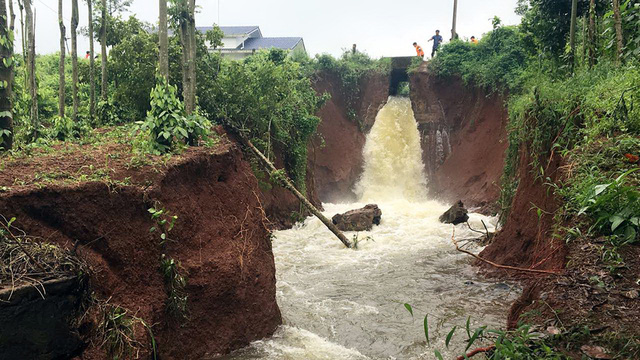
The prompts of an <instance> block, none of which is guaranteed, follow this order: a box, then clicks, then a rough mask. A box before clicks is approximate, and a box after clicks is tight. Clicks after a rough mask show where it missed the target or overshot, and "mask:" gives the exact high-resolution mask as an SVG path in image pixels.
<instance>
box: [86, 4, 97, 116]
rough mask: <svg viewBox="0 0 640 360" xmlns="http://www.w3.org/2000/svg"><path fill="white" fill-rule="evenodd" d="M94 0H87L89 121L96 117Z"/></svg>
mask: <svg viewBox="0 0 640 360" xmlns="http://www.w3.org/2000/svg"><path fill="white" fill-rule="evenodd" d="M92 1H93V0H87V8H88V10H89V82H90V83H91V85H90V86H89V119H91V120H92V121H93V120H94V119H95V117H96V78H95V77H96V76H95V75H96V74H95V71H96V60H95V59H94V57H95V55H94V51H93V6H92V5H91V2H92Z"/></svg>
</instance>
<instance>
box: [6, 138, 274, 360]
mask: <svg viewBox="0 0 640 360" xmlns="http://www.w3.org/2000/svg"><path fill="white" fill-rule="evenodd" d="M222 141H223V143H222V144H221V145H219V146H217V148H216V149H202V148H201V149H196V148H194V149H189V150H188V151H187V152H186V153H185V154H184V155H181V156H180V159H175V160H172V161H171V163H170V164H168V166H166V167H162V168H160V169H159V168H157V167H153V168H150V167H148V166H144V167H143V168H142V169H138V170H137V171H135V172H134V173H135V176H134V177H130V176H129V175H130V174H131V171H130V170H127V169H126V167H122V168H118V164H117V162H118V161H120V160H114V164H112V165H111V167H112V169H114V170H113V172H112V173H110V180H111V181H112V184H111V185H108V184H107V183H104V182H79V183H74V184H69V185H65V184H60V185H59V184H55V185H47V186H44V187H33V186H30V187H23V188H20V187H17V188H16V189H15V190H14V189H11V191H9V192H5V193H2V194H0V213H1V214H3V215H4V216H6V217H8V218H10V217H16V218H17V220H16V223H15V225H16V226H17V227H19V228H21V229H22V230H24V231H25V232H26V233H28V234H30V235H32V236H35V237H37V238H39V239H41V240H42V241H47V242H51V243H55V244H58V245H60V246H62V247H64V248H67V249H73V248H74V247H77V252H78V256H79V257H80V258H81V259H83V260H84V261H86V262H87V263H88V265H89V266H90V269H91V271H90V284H89V286H90V289H91V291H92V292H93V294H94V297H95V298H96V299H99V300H102V301H105V300H107V299H108V301H109V303H110V304H112V305H117V306H121V307H123V308H126V309H127V310H128V314H130V315H131V316H136V317H138V318H141V319H142V320H144V322H145V323H146V324H149V325H152V329H153V335H154V337H155V341H156V343H157V349H158V355H159V357H158V358H163V359H197V358H202V357H203V356H207V355H214V354H221V353H227V352H229V351H230V350H233V349H236V348H239V347H242V346H245V345H247V344H249V342H251V341H253V340H257V339H261V338H264V337H267V336H270V335H271V334H272V333H273V331H275V329H276V328H277V326H278V325H279V324H280V323H281V316H280V311H279V309H278V306H277V304H276V298H275V295H276V294H275V281H276V280H275V265H274V259H273V253H272V251H271V239H270V231H269V229H268V228H267V226H266V224H267V220H266V218H265V216H264V212H263V208H262V205H261V202H260V196H259V189H258V185H257V181H256V178H255V176H254V175H253V173H252V171H251V168H250V166H249V164H248V163H247V162H246V161H245V160H244V159H243V156H242V153H241V151H240V150H239V148H238V147H237V146H236V145H234V144H233V143H231V142H229V141H227V140H222ZM111 150H113V149H111ZM111 153H112V152H111ZM93 155H96V156H95V158H96V159H98V161H100V159H101V156H100V154H93V153H84V154H83V156H74V157H68V156H65V158H67V159H71V160H72V161H79V162H80V163H81V162H87V164H88V163H90V162H91V161H90V159H91V157H92V156H93ZM50 161H52V162H53V163H56V162H59V163H58V164H57V166H59V167H58V168H57V169H65V170H69V171H81V170H78V169H75V168H77V167H79V166H78V165H81V164H80V163H78V164H75V163H69V162H68V160H67V161H65V159H64V158H61V159H59V160H56V159H50ZM102 161H104V159H103V158H102ZM125 163H126V162H125ZM44 165H45V164H41V165H40V166H44ZM30 166H31V165H29V164H27V165H26V166H24V167H22V168H20V169H19V170H20V171H22V172H23V173H26V172H29V171H32V172H37V171H43V170H46V169H43V168H41V167H40V168H34V169H30ZM94 166H95V165H94ZM85 168H86V166H85ZM71 169H75V170H71ZM79 169H82V168H79ZM12 170H15V171H16V172H14V174H17V171H18V169H17V168H16V169H12V168H9V169H5V171H12ZM5 174H7V173H5ZM22 175H24V174H21V176H22ZM24 176H28V175H24ZM116 181H123V182H124V181H127V182H131V184H130V185H122V186H120V185H114V182H116ZM2 185H5V184H4V183H3V184H2ZM151 207H156V208H157V209H164V210H165V211H168V212H169V214H170V215H176V216H177V217H178V218H177V221H176V225H175V227H174V228H173V229H172V230H171V231H170V232H169V236H168V239H167V240H166V242H164V245H162V240H161V239H160V235H159V233H158V232H157V231H156V232H150V229H151V228H152V227H154V226H156V227H157V226H158V224H157V223H156V222H155V221H154V220H152V218H151V216H150V213H149V212H148V209H149V208H151ZM162 254H165V256H166V257H169V258H172V259H175V260H177V261H179V262H180V263H181V265H182V267H183V270H182V272H183V273H184V275H185V277H186V279H187V286H186V289H185V291H186V295H187V310H186V313H185V317H184V318H181V317H176V316H175V315H172V314H170V313H169V312H168V311H167V310H168V309H167V304H166V303H167V299H168V296H167V283H166V281H165V279H164V278H163V274H162V272H161V257H162ZM96 319H97V320H98V321H99V319H100V316H97V317H95V318H94V319H93V320H92V317H91V316H87V317H85V318H83V321H84V322H85V324H80V325H79V328H78V331H80V332H81V335H82V336H83V337H84V340H85V346H87V347H88V348H87V349H86V351H85V352H84V354H83V357H82V358H83V359H104V358H106V357H107V355H106V353H105V351H104V347H105V346H109V345H110V344H103V343H102V340H101V339H97V338H95V328H96V326H97V324H96V321H94V320H96ZM92 321H93V322H92ZM87 322H88V323H87ZM34 331H36V332H37V329H34ZM138 332H139V333H136V335H137V337H138V340H139V341H141V343H142V344H143V346H142V349H143V351H142V354H144V353H145V352H146V353H148V352H149V349H151V346H150V341H151V339H150V337H149V336H148V334H147V333H146V332H145V331H144V329H142V330H141V331H138Z"/></svg>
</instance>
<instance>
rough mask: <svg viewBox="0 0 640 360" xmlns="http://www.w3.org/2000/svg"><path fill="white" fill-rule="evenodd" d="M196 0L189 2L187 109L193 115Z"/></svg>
mask: <svg viewBox="0 0 640 360" xmlns="http://www.w3.org/2000/svg"><path fill="white" fill-rule="evenodd" d="M195 12H196V0H189V18H188V19H189V38H188V41H189V43H190V44H189V63H188V64H189V65H188V71H189V98H188V99H186V100H185V109H186V111H187V114H188V115H191V114H192V113H193V111H194V110H195V108H196V80H197V79H196V16H195Z"/></svg>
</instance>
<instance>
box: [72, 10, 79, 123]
mask: <svg viewBox="0 0 640 360" xmlns="http://www.w3.org/2000/svg"><path fill="white" fill-rule="evenodd" d="M79 21H80V19H79V15H78V0H71V71H72V74H73V76H72V80H71V82H72V87H71V89H72V91H73V93H72V95H73V114H72V119H73V122H76V121H78V22H79Z"/></svg>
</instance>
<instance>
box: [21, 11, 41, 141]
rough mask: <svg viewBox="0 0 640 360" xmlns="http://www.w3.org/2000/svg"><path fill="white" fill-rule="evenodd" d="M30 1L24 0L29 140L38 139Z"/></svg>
mask: <svg viewBox="0 0 640 360" xmlns="http://www.w3.org/2000/svg"><path fill="white" fill-rule="evenodd" d="M31 1H32V0H24V12H25V28H26V32H27V64H26V65H27V71H26V72H27V82H28V87H29V94H30V95H31V110H30V115H31V138H32V139H36V138H37V137H38V130H39V127H40V123H39V120H38V87H37V86H38V85H37V83H36V31H35V30H36V29H35V26H36V25H35V21H34V17H33V9H32V7H31V5H32V4H31Z"/></svg>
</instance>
